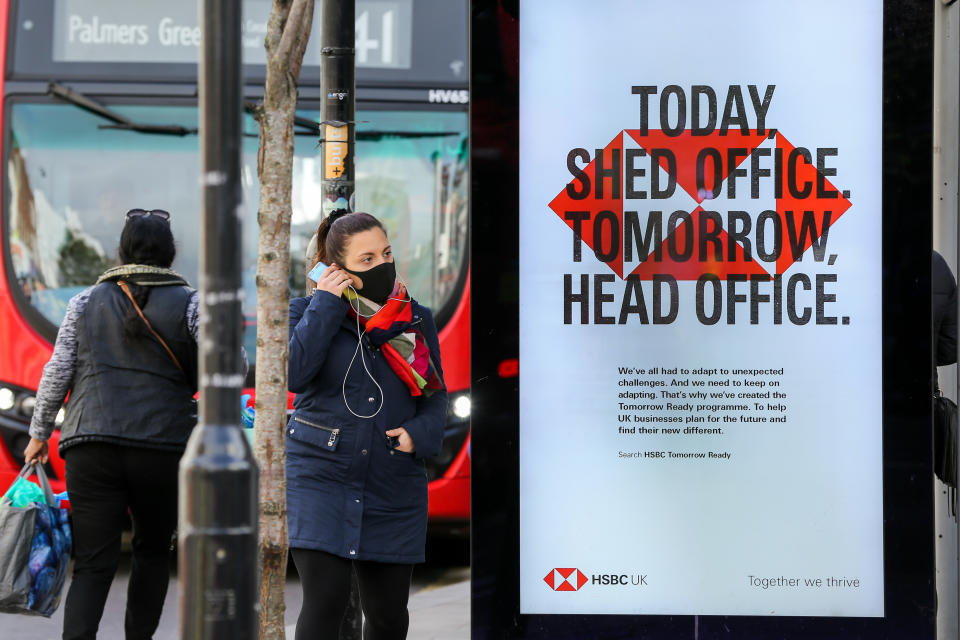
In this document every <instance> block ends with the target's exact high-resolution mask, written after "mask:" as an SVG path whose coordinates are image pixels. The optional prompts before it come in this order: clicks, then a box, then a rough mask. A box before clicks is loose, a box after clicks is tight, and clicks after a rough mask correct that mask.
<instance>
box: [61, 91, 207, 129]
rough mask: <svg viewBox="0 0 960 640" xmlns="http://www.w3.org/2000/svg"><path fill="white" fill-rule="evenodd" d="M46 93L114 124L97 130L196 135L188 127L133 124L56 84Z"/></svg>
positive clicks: (123, 117) (102, 126) (83, 96)
mask: <svg viewBox="0 0 960 640" xmlns="http://www.w3.org/2000/svg"><path fill="white" fill-rule="evenodd" d="M47 93H48V94H49V95H52V96H56V97H57V98H60V99H61V100H66V101H67V102H69V103H70V104H74V105H76V106H78V107H80V108H81V109H84V110H85V111H89V112H90V113H92V114H94V115H97V116H100V117H101V118H103V119H104V120H109V121H111V122H113V123H114V124H102V125H100V126H99V127H98V128H100V129H126V130H128V131H136V132H137V133H158V134H161V135H168V136H181V137H182V136H190V135H196V133H197V129H191V128H189V127H183V126H180V125H177V124H142V123H139V122H134V121H133V120H130V119H129V118H127V117H125V116H122V115H120V114H119V113H117V112H116V111H114V110H112V109H110V108H109V107H105V106H103V105H102V104H100V103H99V102H95V101H94V100H92V99H90V98H88V97H87V96H85V95H83V94H82V93H80V92H79V91H74V90H73V89H71V88H69V87H66V86H64V85H62V84H60V83H58V82H51V83H49V84H48V85H47Z"/></svg>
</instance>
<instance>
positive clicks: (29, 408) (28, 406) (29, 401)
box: [20, 396, 37, 418]
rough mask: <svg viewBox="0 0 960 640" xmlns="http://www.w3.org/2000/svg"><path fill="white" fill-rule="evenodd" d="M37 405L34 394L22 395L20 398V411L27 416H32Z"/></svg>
mask: <svg viewBox="0 0 960 640" xmlns="http://www.w3.org/2000/svg"><path fill="white" fill-rule="evenodd" d="M36 406H37V398H36V396H24V397H23V398H21V399H20V413H22V414H23V415H25V416H26V417H28V418H31V417H33V410H34V409H35V408H36Z"/></svg>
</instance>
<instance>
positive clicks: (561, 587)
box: [543, 567, 647, 591]
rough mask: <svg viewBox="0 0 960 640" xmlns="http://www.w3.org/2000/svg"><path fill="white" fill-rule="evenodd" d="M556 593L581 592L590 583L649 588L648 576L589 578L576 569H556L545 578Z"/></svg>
mask: <svg viewBox="0 0 960 640" xmlns="http://www.w3.org/2000/svg"><path fill="white" fill-rule="evenodd" d="M543 581H544V582H546V583H547V586H548V587H550V588H551V589H553V590H554V591H579V590H580V589H581V588H583V586H584V585H586V584H587V583H588V582H589V583H590V584H592V585H600V586H614V587H616V586H624V587H625V586H635V587H645V586H647V575H646V574H639V573H637V574H626V573H595V574H591V576H590V577H589V578H587V576H586V575H584V573H583V572H582V571H580V569H577V568H575V567H565V568H554V569H551V570H550V572H549V573H548V574H547V575H545V576H544V577H543Z"/></svg>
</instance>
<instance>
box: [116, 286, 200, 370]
mask: <svg viewBox="0 0 960 640" xmlns="http://www.w3.org/2000/svg"><path fill="white" fill-rule="evenodd" d="M117 286H119V287H120V288H121V289H123V292H124V293H125V294H127V297H128V298H130V302H132V303H133V308H134V309H136V310H137V313H138V314H139V315H140V317H141V318H142V319H143V322H144V324H146V325H147V329H150V333H152V334H153V337H154V338H156V339H157V340H158V341H159V342H160V344H162V345H163V348H164V349H166V350H167V353H168V354H169V355H170V359H171V360H173V364H175V365H177V369H180V373H182V374H184V375H186V372H185V371H184V370H183V367H181V366H180V361H179V360H177V356H175V355H173V351H171V350H170V347H168V346H167V343H166V342H164V341H163V338H161V337H160V334H159V333H157V332H156V331H154V330H153V327H152V326H150V321H149V320H147V316H145V315H143V311H141V309H140V305H138V304H137V301H136V300H134V299H133V294H132V293H130V287H128V286H127V283H126V282H124V281H123V280H117Z"/></svg>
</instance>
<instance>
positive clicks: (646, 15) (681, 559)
mask: <svg viewBox="0 0 960 640" xmlns="http://www.w3.org/2000/svg"><path fill="white" fill-rule="evenodd" d="M882 8H883V7H882V2H880V1H879V0H849V1H845V2H842V3H838V2H834V1H833V0H807V1H804V2H797V1H789V2H788V1H785V0H775V1H774V0H740V1H738V2H723V3H719V2H715V1H714V0H683V1H674V0H671V1H669V2H667V1H660V2H654V1H642V0H597V1H595V2H582V1H581V0H521V2H520V174H519V182H520V361H521V363H522V367H521V376H520V581H521V585H520V587H521V612H522V613H558V614H559V613H601V614H700V615H787V616H882V615H883V575H884V574H883V557H882V556H883V538H882V534H883V513H882V511H883V504H882V448H881V444H882V443H881V435H882V434H881V421H882V415H881V299H880V291H881V280H880V274H881V181H880V180H881V164H880V163H881V81H882V67H881V54H882ZM751 84H752V85H757V87H758V89H759V91H760V95H761V96H762V95H763V91H764V90H765V88H766V86H767V85H776V89H775V93H774V95H773V98H772V101H771V104H770V106H769V110H768V112H767V116H766V125H767V127H772V128H776V129H778V130H779V131H781V132H782V133H783V134H784V135H785V136H786V137H787V138H789V140H790V142H791V143H792V144H794V145H796V146H804V147H807V148H809V149H811V150H815V149H816V148H817V147H836V148H838V150H839V152H838V155H837V156H836V157H833V158H830V159H829V162H828V166H832V167H836V169H837V175H836V176H833V177H831V178H830V181H831V182H832V183H833V184H834V185H836V187H837V189H842V190H850V192H851V195H850V198H849V199H850V201H851V203H852V206H851V207H850V208H849V209H848V210H847V211H846V212H845V213H844V214H843V216H842V217H841V218H840V219H839V220H837V221H836V222H835V223H834V224H833V226H832V227H831V228H830V232H829V239H828V243H827V253H828V254H836V255H837V260H836V263H835V264H834V265H829V266H828V265H827V264H826V262H823V263H819V262H814V260H813V256H812V255H811V253H812V252H811V251H810V250H807V252H806V253H805V254H804V256H803V260H802V261H800V262H796V263H794V264H793V265H791V266H790V267H789V269H787V270H786V272H785V274H784V275H785V277H789V275H791V274H793V273H797V272H803V273H807V274H809V275H810V277H811V279H813V278H814V274H816V273H832V274H836V275H837V278H838V281H837V282H836V283H835V284H833V285H831V287H830V289H831V291H832V292H833V293H835V294H836V302H834V303H831V304H830V306H829V312H830V313H832V314H835V315H837V316H841V315H842V316H847V317H849V318H850V323H849V324H848V325H843V324H840V323H838V324H837V325H832V326H831V325H818V324H816V323H815V322H813V321H811V322H810V323H808V324H806V325H802V326H798V325H795V324H792V323H790V322H789V321H787V320H786V319H785V320H784V323H783V324H781V325H779V326H775V325H774V324H773V323H772V321H771V319H770V318H771V311H770V307H771V305H770V304H766V305H761V312H760V322H759V323H758V324H756V325H752V324H750V322H749V313H748V312H749V304H746V305H745V304H740V305H739V307H738V309H737V311H738V315H737V322H736V323H735V324H732V325H731V324H727V323H726V321H725V318H724V319H723V320H721V321H720V322H719V323H718V324H715V325H712V326H705V325H703V324H701V323H700V322H698V320H697V317H696V314H695V310H694V304H693V302H694V294H693V288H694V282H693V281H681V282H679V293H680V295H679V312H678V316H677V319H676V321H674V322H673V323H671V324H665V325H653V324H640V323H639V322H638V321H637V320H636V318H635V317H634V318H632V319H631V320H630V321H629V322H628V323H627V324H624V325H620V324H612V325H603V324H594V323H593V322H591V323H590V324H586V325H582V324H580V322H579V318H580V316H579V306H578V305H576V304H574V305H573V309H574V311H573V322H572V323H571V324H569V325H565V324H564V297H563V274H565V273H569V274H573V282H574V286H575V289H577V290H579V282H580V281H579V275H580V274H583V273H586V274H590V277H591V285H592V277H593V274H607V273H612V272H611V271H610V270H609V268H608V267H607V266H606V265H604V264H602V263H601V262H600V261H598V260H597V259H596V257H595V256H594V254H593V251H591V250H590V248H589V247H587V246H586V245H582V246H583V258H582V261H581V262H579V263H576V262H574V261H573V255H572V254H573V252H572V244H573V241H572V231H571V229H570V228H569V227H568V226H567V225H566V224H565V223H564V221H563V220H561V219H560V217H558V215H557V214H555V213H554V212H553V211H552V210H551V209H550V208H549V207H548V204H549V203H550V202H551V201H552V200H553V198H554V197H555V196H557V194H558V193H560V191H561V190H562V189H563V188H564V186H565V185H566V184H567V183H568V182H571V180H572V179H573V177H572V176H571V174H570V172H569V171H568V170H567V166H566V159H567V153H568V152H569V151H570V150H571V149H573V148H576V147H583V148H586V149H587V150H589V152H590V155H591V159H592V158H593V156H594V150H595V149H596V148H602V147H604V146H606V145H607V143H609V142H610V141H611V140H612V139H613V138H614V136H616V135H617V134H618V133H619V132H620V131H621V130H623V129H636V128H638V127H639V126H640V99H639V97H638V96H636V95H632V94H631V87H632V86H634V85H655V86H657V87H658V89H659V90H662V89H663V88H664V87H665V86H667V85H679V86H680V87H683V88H684V90H685V91H686V94H687V99H688V102H689V100H690V87H691V86H692V85H709V86H711V87H712V88H714V89H715V91H716V93H717V99H718V102H719V105H718V121H719V116H720V115H721V114H722V110H723V104H724V99H725V97H726V88H727V87H728V86H729V85H739V86H741V87H742V89H743V95H744V99H745V105H746V113H747V114H748V119H749V122H750V126H751V128H754V127H756V125H757V123H756V118H755V116H754V110H753V107H752V106H751V103H750V99H749V96H748V93H747V85H751ZM659 104H660V102H659V94H657V95H655V96H653V97H652V98H651V99H650V102H649V105H650V127H651V128H652V129H659V128H660V124H659V122H660V121H659ZM688 109H689V106H688ZM688 115H689V114H688ZM687 126H688V128H689V126H690V124H689V120H688V125H687ZM626 138H627V136H626V135H625V139H626ZM625 144H627V146H630V144H631V143H630V142H627V143H625ZM633 146H636V145H633ZM580 165H581V166H582V165H583V163H580ZM641 166H646V167H648V168H649V164H645V165H644V164H641ZM742 166H744V165H742ZM745 166H749V161H748V163H747V165H745ZM647 184H649V182H648V183H647ZM767 184H770V181H769V180H768V181H767ZM747 185H749V176H748V178H746V179H740V183H739V185H738V186H740V187H741V188H742V189H743V188H745V187H746V186H747ZM768 191H769V189H768ZM678 192H679V189H678ZM724 193H725V192H724ZM768 195H769V193H767V192H764V197H766V196H768ZM678 197H682V196H678ZM674 204H675V203H674V202H673V201H671V202H670V204H669V205H664V206H657V205H663V203H662V202H656V201H650V200H648V201H645V202H644V201H634V202H632V203H630V206H627V207H626V208H627V209H631V208H633V209H637V208H639V209H640V210H641V211H646V210H648V209H652V208H663V209H665V210H666V211H665V213H664V222H666V216H667V215H669V212H670V211H672V210H673V208H674V207H673V205H674ZM711 204H712V205H713V206H712V208H715V209H717V210H719V211H720V212H721V214H722V215H724V216H725V215H726V210H727V209H744V210H747V211H750V212H751V215H752V216H753V217H754V219H755V218H756V214H757V213H759V211H761V210H762V209H763V208H767V204H766V203H765V202H764V201H763V200H761V201H751V200H750V198H748V197H747V198H738V200H737V202H736V203H730V202H728V201H725V200H724V198H723V197H721V198H720V199H719V200H718V201H715V202H713V203H705V205H711ZM677 208H680V207H679V206H678V207H677ZM688 209H692V206H691V207H688ZM762 264H763V265H764V266H765V267H769V266H770V265H769V264H767V263H762ZM633 266H634V265H628V266H627V267H626V268H625V270H624V271H625V273H626V272H628V271H629V270H630V269H632V268H633ZM622 287H623V283H622V281H621V280H620V279H619V278H617V279H616V282H615V283H614V284H613V285H610V286H608V287H607V290H608V291H609V292H611V293H615V294H616V299H615V301H613V302H610V303H606V305H605V307H604V308H605V310H606V313H607V315H613V316H614V317H616V316H617V315H618V313H619V310H620V300H621V295H622V293H621V292H622ZM644 287H645V288H644V293H645V294H646V295H647V298H646V299H647V303H648V305H649V304H650V297H649V292H650V290H649V288H648V287H649V283H646V284H644ZM747 289H748V287H747V286H745V285H741V289H740V291H746V290H747ZM591 296H592V291H591ZM804 300H805V302H806V303H810V302H812V294H806V297H805V298H804ZM590 313H591V318H592V314H593V305H592V299H591V309H590ZM622 366H629V367H639V368H647V369H649V368H650V367H655V366H659V367H686V368H688V369H693V368H695V367H725V368H728V369H734V368H755V369H767V368H774V369H779V368H783V369H784V374H783V375H782V376H779V377H778V378H777V380H778V381H779V382H780V383H781V388H780V390H781V391H782V392H784V393H787V394H788V398H787V400H786V405H787V407H788V409H787V412H786V415H787V417H788V419H787V422H786V424H761V425H756V424H751V425H744V424H733V425H721V426H724V427H725V428H724V433H723V435H716V436H713V435H710V436H682V435H679V436H673V435H671V436H665V435H653V436H638V435H632V436H628V435H624V434H620V433H618V426H619V425H618V414H620V413H622V412H621V411H619V407H618V404H617V403H618V402H619V401H621V400H619V399H618V392H620V391H623V390H624V388H623V387H621V386H618V385H619V381H620V380H621V378H623V377H624V376H621V375H620V374H619V372H618V367H622ZM638 377H641V378H643V377H646V378H650V379H652V378H657V377H660V378H663V379H669V377H670V376H666V377H664V376H638ZM674 377H676V378H684V377H691V376H680V375H678V376H674ZM759 379H763V376H760V378H759ZM727 390H728V391H729V390H731V389H727ZM682 402H685V401H682ZM763 402H766V401H763ZM627 413H643V412H627ZM676 415H686V414H685V413H677V414H676ZM754 415H782V414H779V413H769V414H764V413H756V414H754ZM628 426H634V425H628ZM636 426H640V425H636ZM646 426H662V425H655V424H651V425H646ZM681 426H685V425H681ZM699 426H701V427H708V426H715V425H710V424H707V425H704V424H701V425H699ZM647 450H650V451H654V450H664V451H675V452H695V451H701V452H706V451H715V452H729V453H730V454H731V458H730V459H729V460H722V461H720V460H714V459H710V460H689V459H679V460H666V461H656V460H649V459H644V458H639V459H636V458H622V457H620V455H621V454H620V452H635V451H639V452H643V451H647ZM559 568H562V569H570V568H575V569H577V570H579V571H580V572H581V573H582V574H583V575H584V577H585V578H586V583H585V584H584V585H583V586H582V587H580V588H579V589H578V590H575V591H557V590H554V589H553V588H551V586H550V585H548V581H551V582H552V581H553V579H552V578H547V577H548V575H549V574H550V572H551V571H552V570H554V569H559ZM576 575H577V574H576V573H574V574H573V578H572V581H573V582H577V580H576ZM604 576H608V577H607V578H604ZM609 576H618V578H616V580H621V579H622V578H619V576H626V577H627V580H626V581H627V583H628V584H626V585H621V584H604V583H603V582H604V580H606V581H610V580H611V578H610V577H609ZM751 576H752V577H753V578H751ZM545 578H547V580H545ZM828 578H833V579H834V580H836V581H837V583H836V584H834V583H830V584H831V585H832V586H828V584H827V582H826V581H827V579H828ZM815 579H820V580H821V581H822V582H821V583H820V585H816V584H815V583H810V584H808V583H807V582H806V581H807V580H815ZM791 580H798V581H799V582H798V583H796V584H793V583H791V582H790V581H791ZM854 580H855V581H856V583H855V584H856V586H851V585H853V584H854V582H853V581H854ZM634 582H638V583H639V584H633V583H634ZM559 584H560V581H559V580H558V581H557V582H555V584H554V586H557V585H559Z"/></svg>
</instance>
